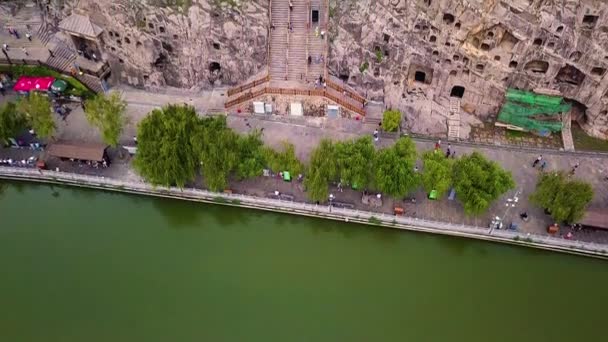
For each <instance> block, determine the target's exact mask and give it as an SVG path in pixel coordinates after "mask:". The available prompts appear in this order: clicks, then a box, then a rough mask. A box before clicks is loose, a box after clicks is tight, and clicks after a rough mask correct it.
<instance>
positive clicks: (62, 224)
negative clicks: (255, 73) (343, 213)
mask: <svg viewBox="0 0 608 342" xmlns="http://www.w3.org/2000/svg"><path fill="white" fill-rule="evenodd" d="M0 222H1V223H0V270H1V272H2V273H1V274H2V276H1V278H0V305H1V310H0V341H6V342H18V341H36V342H38V341H45V342H51V341H53V342H54V341H57V342H59V341H61V342H71V341H79V342H80V341H82V342H92V341H112V342H118V341H129V342H133V341H147V342H148V341H178V342H179V341H210V342H211V341H213V342H216V341H348V342H351V341H467V342H469V341H518V342H522V341H534V342H539V341H552V342H553V341H577V342H586V341H606V340H607V339H608V337H606V336H608V335H607V333H606V328H605V324H606V323H605V321H606V317H605V314H606V312H608V291H607V289H606V287H607V286H608V264H607V263H606V262H604V261H599V260H595V259H590V258H583V257H575V256H568V255H563V254H557V253H549V252H544V251H538V250H533V249H527V248H520V247H512V246H506V245H499V244H493V243H485V242H479V241H473V240H465V239H458V238H449V237H442V236H433V235H428V234H418V233H411V232H405V231H397V230H390V229H380V228H372V227H367V226H361V225H355V224H346V223H339V222H333V221H324V220H319V219H310V218H303V217H297V216H289V215H279V214H273V213H267V212H259V211H252V210H244V209H236V208H230V207H223V206H216V205H205V204H198V203H189V202H180V201H172V200H164V199H155V198H148V197H138V196H129V195H122V194H112V193H105V192H97V191H92V190H80V189H71V188H62V187H51V186H46V185H30V184H23V183H10V184H9V185H7V186H5V189H4V191H3V193H2V194H1V195H0Z"/></svg>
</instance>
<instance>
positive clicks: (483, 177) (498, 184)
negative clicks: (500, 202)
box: [453, 152, 515, 215]
mask: <svg viewBox="0 0 608 342" xmlns="http://www.w3.org/2000/svg"><path fill="white" fill-rule="evenodd" d="M453 180H454V188H455V189H456V193H457V194H458V199H459V200H460V202H462V205H463V207H464V211H465V213H466V214H467V215H479V214H482V213H484V212H485V211H486V210H487V209H488V208H489V207H490V205H491V204H492V202H494V201H495V200H496V199H498V198H499V197H500V196H501V195H503V194H504V193H505V192H507V191H508V190H510V189H513V188H514V187H515V182H514V181H513V176H512V175H511V173H510V172H508V171H506V170H504V169H503V168H501V167H500V165H498V164H497V163H496V162H494V161H491V160H488V159H486V158H485V157H484V156H483V155H481V154H480V153H478V152H473V153H472V154H469V155H465V156H463V157H461V158H459V159H458V160H457V161H456V162H455V163H454V173H453Z"/></svg>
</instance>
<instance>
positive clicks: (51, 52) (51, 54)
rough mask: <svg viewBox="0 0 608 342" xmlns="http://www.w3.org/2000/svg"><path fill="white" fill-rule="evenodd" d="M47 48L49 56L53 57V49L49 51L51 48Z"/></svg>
mask: <svg viewBox="0 0 608 342" xmlns="http://www.w3.org/2000/svg"><path fill="white" fill-rule="evenodd" d="M48 50H49V55H50V56H51V58H55V55H54V54H53V51H51V49H48Z"/></svg>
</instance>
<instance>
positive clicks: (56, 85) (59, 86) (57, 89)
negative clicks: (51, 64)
mask: <svg viewBox="0 0 608 342" xmlns="http://www.w3.org/2000/svg"><path fill="white" fill-rule="evenodd" d="M67 87H68V83H67V82H66V81H64V80H56V81H55V82H53V84H52V85H51V91H53V92H54V93H61V92H64V91H65V89H66V88H67Z"/></svg>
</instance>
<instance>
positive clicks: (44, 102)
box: [17, 92, 56, 138]
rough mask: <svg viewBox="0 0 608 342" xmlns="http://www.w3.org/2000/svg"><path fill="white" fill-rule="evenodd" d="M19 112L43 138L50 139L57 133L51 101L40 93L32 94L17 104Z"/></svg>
mask: <svg viewBox="0 0 608 342" xmlns="http://www.w3.org/2000/svg"><path fill="white" fill-rule="evenodd" d="M17 111H18V112H20V113H21V114H22V115H23V116H24V117H25V118H26V119H27V121H28V123H29V125H30V126H31V127H32V129H33V130H34V131H35V132H36V134H38V136H39V137H41V138H49V137H51V136H52V135H53V134H54V133H55V129H56V126H55V120H53V114H52V112H51V101H50V100H49V98H48V97H46V96H43V95H42V94H40V93H38V92H31V93H30V94H29V95H28V96H24V97H22V98H20V99H19V101H18V102H17Z"/></svg>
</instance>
